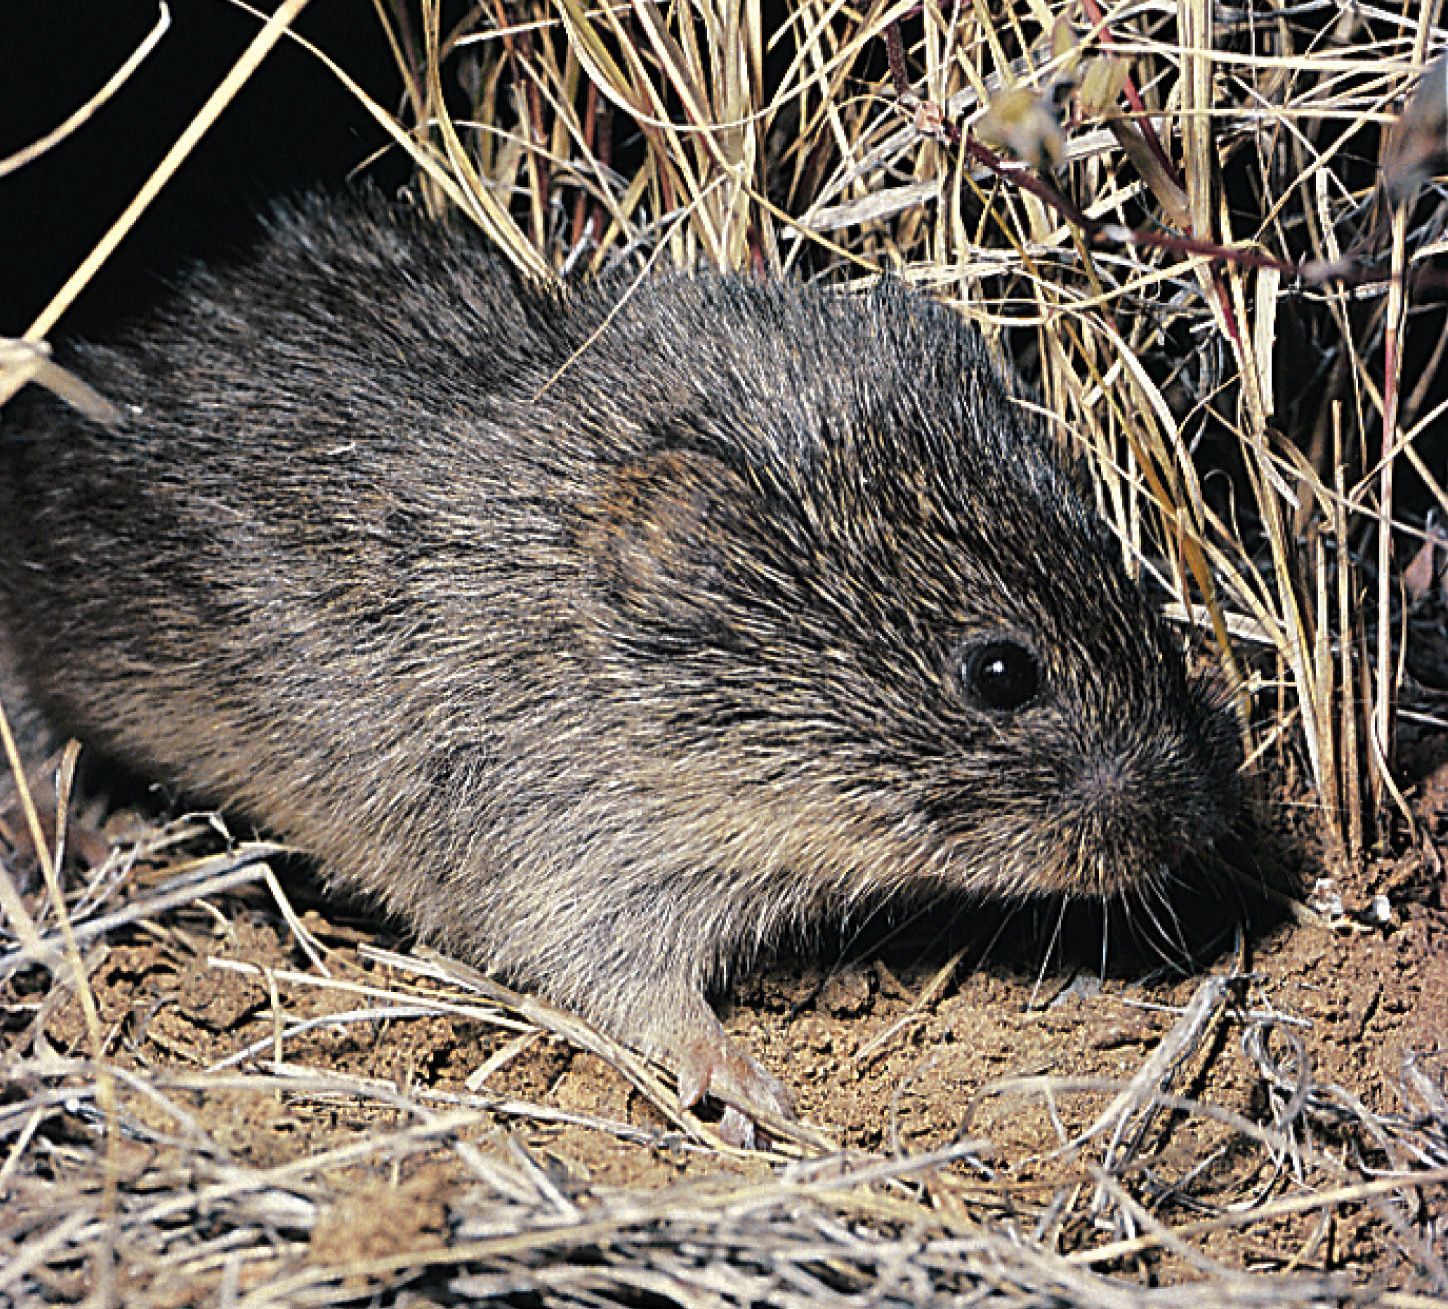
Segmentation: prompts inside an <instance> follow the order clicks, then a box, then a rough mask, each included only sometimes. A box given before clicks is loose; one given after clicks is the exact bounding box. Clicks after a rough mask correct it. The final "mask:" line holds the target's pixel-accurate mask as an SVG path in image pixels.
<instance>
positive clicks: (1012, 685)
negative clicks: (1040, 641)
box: [961, 640, 1041, 709]
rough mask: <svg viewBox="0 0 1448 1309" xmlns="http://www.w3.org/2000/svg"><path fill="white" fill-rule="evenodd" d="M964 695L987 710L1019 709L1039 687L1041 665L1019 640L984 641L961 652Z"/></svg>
mask: <svg viewBox="0 0 1448 1309" xmlns="http://www.w3.org/2000/svg"><path fill="white" fill-rule="evenodd" d="M961 676H962V677H963V678H964V681H965V690H966V693H967V694H968V695H969V696H970V697H971V698H972V699H975V700H978V701H980V703H981V704H983V705H984V706H985V707H986V708H987V709H1019V708H1020V707H1021V706H1022V705H1023V704H1026V703H1027V702H1028V701H1030V700H1031V699H1032V698H1033V697H1034V696H1035V694H1036V692H1037V691H1038V690H1039V689H1040V686H1041V666H1040V664H1038V663H1037V662H1036V656H1035V655H1034V654H1032V653H1031V651H1030V650H1028V649H1027V648H1026V647H1025V646H1023V645H1022V644H1021V643H1020V642H1019V641H1001V640H996V641H985V642H983V643H982V644H980V645H978V646H974V647H973V648H971V649H969V650H967V651H966V653H965V657H964V659H963V660H962V662H961Z"/></svg>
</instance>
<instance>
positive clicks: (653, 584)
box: [578, 449, 756, 629]
mask: <svg viewBox="0 0 1448 1309" xmlns="http://www.w3.org/2000/svg"><path fill="white" fill-rule="evenodd" d="M755 498H756V493H755V492H754V490H753V489H752V488H751V487H750V485H749V484H748V483H747V482H746V481H745V479H744V478H743V477H741V476H740V475H739V474H738V473H736V472H734V471H733V469H731V468H730V467H729V466H728V465H726V464H725V463H724V462H723V461H722V460H720V459H718V458H716V457H715V456H713V455H710V454H706V453H704V452H702V451H698V450H689V449H671V450H661V451H657V452H654V453H651V454H648V455H644V456H642V457H640V458H638V459H635V460H630V461H629V462H628V463H625V464H623V465H621V466H619V467H618V468H616V469H614V470H613V472H612V473H611V474H610V475H609V476H608V478H607V480H606V482H605V483H604V486H603V488H602V489H601V490H600V491H599V493H598V494H597V496H596V497H595V498H594V500H593V501H592V503H591V504H590V505H589V506H588V507H587V508H586V509H585V511H584V514H583V521H582V524H581V528H580V531H579V536H578V543H579V546H580V549H581V550H582V551H583V553H584V555H585V558H586V559H587V560H589V561H590V563H591V566H592V572H593V575H594V578H595V579H596V583H597V585H598V588H599V590H600V592H601V595H602V598H604V599H605V600H606V601H607V602H608V603H609V604H610V605H611V606H613V607H614V608H615V609H616V610H617V611H619V612H620V613H622V614H625V615H627V616H628V617H630V618H632V619H634V620H636V621H641V622H644V623H648V624H651V625H661V626H664V627H670V628H689V629H697V628H698V627H699V626H700V624H701V623H704V624H707V622H708V615H710V614H713V615H718V613H719V611H720V608H721V605H720V599H721V598H722V597H721V596H720V591H721V588H722V585H723V583H724V578H725V570H726V565H727V562H728V560H729V558H730V555H731V554H732V553H734V552H735V551H737V549H738V547H739V545H740V542H739V541H738V540H737V539H736V538H737V536H738V534H739V531H740V526H741V511H743V513H744V514H745V515H746V516H747V512H748V505H749V502H750V501H751V500H753V499H755ZM745 521H747V517H746V519H745Z"/></svg>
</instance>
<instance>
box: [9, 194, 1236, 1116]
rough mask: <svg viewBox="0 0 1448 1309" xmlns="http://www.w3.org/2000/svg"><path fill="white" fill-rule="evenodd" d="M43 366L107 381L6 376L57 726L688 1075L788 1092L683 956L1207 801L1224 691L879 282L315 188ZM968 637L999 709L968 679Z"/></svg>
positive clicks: (1032, 427) (1096, 532) (987, 390)
mask: <svg viewBox="0 0 1448 1309" xmlns="http://www.w3.org/2000/svg"><path fill="white" fill-rule="evenodd" d="M65 362H66V363H67V364H68V365H69V366H70V367H72V368H73V369H75V370H76V371H77V372H78V373H79V374H80V375H81V376H82V377H84V378H85V379H86V380H87V381H88V382H90V383H91V384H92V385H94V386H96V387H97V388H99V389H100V390H101V391H102V392H103V393H104V394H105V395H106V396H107V397H108V398H109V399H111V400H112V401H114V402H115V403H117V404H118V405H121V406H122V407H123V408H124V409H125V411H126V413H127V418H126V420H125V422H124V423H123V424H121V425H120V426H118V427H115V428H106V427H102V426H99V425H96V424H94V423H92V422H89V421H87V420H85V419H83V418H81V417H79V416H78V415H76V414H75V413H73V412H71V411H69V410H66V409H65V408H63V407H61V406H60V405H58V404H57V403H56V402H53V401H51V400H49V399H48V398H46V397H44V396H38V397H34V398H32V399H28V400H27V401H25V402H24V403H23V404H20V405H17V406H15V407H13V408H12V409H11V410H7V412H6V414H5V416H4V444H3V447H0V455H3V457H0V563H3V576H0V603H3V608H4V616H5V617H4V621H5V623H6V625H7V627H8V629H9V635H10V637H11V638H12V639H13V640H14V642H15V643H16V645H17V648H18V650H19V654H20V658H21V660H22V663H23V667H24V673H25V675H26V677H27V679H28V681H29V682H30V684H31V685H32V686H34V687H35V688H36V689H37V690H38V691H39V692H40V693H41V694H42V695H43V697H44V699H45V700H46V702H47V703H48V705H49V707H50V709H51V710H52V711H53V712H54V713H55V714H56V715H57V716H58V718H59V720H60V721H61V722H62V723H63V725H64V726H65V727H67V728H69V729H71V730H74V731H77V732H79V733H81V734H82V735H83V736H84V737H85V738H87V739H89V740H92V741H94V742H96V743H98V744H100V745H102V746H104V747H106V748H108V749H109V750H111V751H113V752H114V753H116V754H117V755H118V756H119V757H121V758H123V759H125V760H127V761H129V762H130V763H132V764H133V765H135V766H137V767H139V768H142V769H147V770H151V771H152V772H154V773H156V774H159V775H164V776H166V777H169V778H171V779H173V780H175V781H176V782H178V783H179V784H180V785H182V786H183V787H184V788H186V789H187V790H189V791H190V792H192V793H194V794H197V795H200V796H204V797H208V798H212V799H214V800H217V801H219V802H221V803H223V804H227V805H232V806H235V807H237V808H238V809H239V810H242V811H244V812H246V813H249V814H251V815H253V816H254V817H255V818H257V819H258V820H260V821H261V822H263V823H264V824H266V825H267V826H269V827H270V828H271V829H273V830H274V831H276V832H277V833H278V834H279V835H281V836H283V837H285V838H287V839H289V840H291V841H293V842H295V843H297V844H298V845H300V846H302V847H304V848H306V849H308V850H309V851H311V852H312V853H313V854H314V855H315V856H316V858H317V860H318V862H319V865H320V867H321V868H322V869H323V870H324V872H325V873H326V874H327V875H328V876H330V877H333V878H335V879H336V880H337V881H338V882H341V883H345V884H346V885H348V886H350V887H354V888H359V889H361V890H363V891H365V892H367V893H368V894H370V895H371V896H373V897H374V898H375V899H376V900H377V901H378V902H379V903H380V904H382V905H384V906H385V907H386V908H387V909H388V910H390V911H392V912H394V913H396V914H398V915H400V916H401V917H402V918H403V919H405V920H406V921H407V922H408V923H410V924H411V925H412V926H413V927H414V928H415V929H416V930H417V931H418V932H419V933H420V934H421V935H422V936H424V937H426V938H429V939H431V940H432V941H434V942H436V943H438V944H439V945H440V946H442V947H443V948H445V949H448V950H451V951H454V952H457V953H458V954H460V955H463V956H466V957H468V958H470V959H473V960H476V961H478V962H481V963H483V964H485V965H488V966H490V967H493V968H496V969H499V970H501V971H502V972H504V973H506V974H507V975H509V976H512V977H514V978H517V979H519V980H521V981H523V982H525V983H528V984H531V985H534V986H537V987H539V988H541V989H542V990H543V991H545V992H546V993H548V994H549V995H551V996H552V997H553V998H554V999H556V1000H558V1001H560V1002H562V1003H565V1004H569V1005H573V1006H576V1007H577V1008H578V1009H580V1010H581V1011H583V1012H584V1013H585V1014H587V1015H589V1016H591V1017H592V1018H594V1019H596V1020H597V1021H599V1022H601V1023H603V1024H604V1025H606V1026H607V1027H609V1028H610V1029H612V1030H613V1031H614V1032H616V1033H617V1034H619V1035H620V1036H622V1037H624V1038H625V1039H627V1040H630V1041H632V1042H634V1043H636V1044H637V1045H639V1046H640V1047H642V1048H643V1049H645V1050H647V1051H649V1052H652V1053H655V1054H659V1055H661V1056H663V1057H665V1058H666V1059H669V1060H671V1061H673V1062H674V1063H675V1064H676V1066H678V1067H679V1068H680V1071H681V1076H682V1080H683V1084H684V1087H685V1089H686V1091H687V1092H688V1093H690V1094H691V1095H697V1094H702V1093H704V1092H709V1091H712V1092H714V1093H715V1094H717V1095H718V1096H719V1097H720V1098H722V1099H725V1100H731V1101H734V1102H736V1103H741V1102H742V1103H743V1104H745V1105H746V1106H754V1107H761V1106H762V1107H764V1108H767V1109H780V1108H783V1107H784V1106H785V1104H786V1103H787V1101H786V1097H785V1095H784V1092H783V1090H782V1088H780V1087H779V1085H778V1083H776V1082H774V1081H773V1079H772V1078H770V1077H769V1076H768V1074H765V1073H764V1072H763V1071H762V1070H761V1069H759V1068H757V1066H756V1065H754V1064H753V1063H752V1062H750V1061H749V1060H747V1059H745V1058H743V1057H742V1056H740V1055H738V1054H737V1053H735V1052H734V1051H733V1050H732V1049H730V1048H729V1046H728V1045H727V1043H726V1042H725V1039H724V1036H723V1033H722V1029H721V1028H720V1027H719V1025H718V1022H717V1020H716V1019H715V1018H714V1016H713V1014H712V1012H711V1011H710V1009H709V1008H708V1005H707V1004H706V1002H705V999H704V997H705V994H706V992H707V990H708V989H709V988H711V987H714V986H717V985H718V984H720V983H721V982H722V981H723V980H724V978H725V977H726V975H727V973H728V971H729V969H730V968H731V966H733V965H735V964H737V963H738V962H740V961H741V960H747V959H748V958H749V957H750V956H752V955H753V953H754V952H755V951H756V950H757V949H758V948H759V947H760V946H761V945H763V944H765V943H767V942H769V941H771V940H773V939H774V938H776V937H777V936H778V935H779V934H780V933H781V932H782V931H786V930H790V929H794V928H797V927H800V926H803V925H807V924H809V923H810V922H812V921H815V920H817V919H818V918H819V917H820V916H821V915H825V914H839V913H842V912H847V911H848V910H849V909H851V908H852V907H854V906H857V905H859V904H862V903H873V902H876V901H878V900H879V899H880V898H881V897H882V896H884V895H887V894H891V893H895V892H904V893H918V892H921V891H942V890H943V891H948V892H958V893H963V894H968V895H974V896H982V897H1006V896H1020V895H1026V894H1033V893H1041V892H1065V893H1068V894H1074V895H1104V894H1109V893H1111V892H1114V891H1116V890H1118V889H1121V888H1123V887H1130V886H1133V885H1139V884H1141V883H1142V882H1144V881H1148V880H1150V879H1153V878H1156V877H1158V876H1159V875H1161V874H1162V873H1163V872H1164V871H1165V870H1166V869H1167V868H1169V867H1171V866H1172V865H1174V864H1175V863H1177V862H1178V860H1179V859H1180V858H1181V857H1182V856H1183V855H1185V854H1187V853H1189V852H1191V851H1193V850H1195V849H1199V848H1201V847H1202V846H1203V845H1205V844H1208V843H1210V842H1211V841H1212V840H1213V839H1214V838H1215V837H1216V836H1217V835H1219V834H1220V833H1221V832H1222V831H1223V829H1224V827H1225V825H1226V823H1227V822H1228V821H1229V818H1230V815H1231V813H1232V810H1233V807H1234V803H1235V801H1234V799H1233V776H1234V773H1235V769H1236V766H1237V762H1238V760H1237V754H1236V747H1235V743H1234V731H1233V726H1232V723H1231V720H1230V718H1229V717H1228V715H1227V714H1226V713H1225V712H1224V711H1223V710H1222V709H1221V708H1220V706H1219V705H1218V704H1216V703H1215V702H1214V700H1213V697H1211V696H1209V695H1208V694H1206V693H1204V692H1203V691H1202V690H1201V689H1200V688H1199V687H1197V686H1195V685H1193V684H1192V683H1191V682H1190V681H1189V679H1188V677H1187V674H1186V672H1185V669H1184V665H1183V660H1182V657H1181V654H1180V652H1179V650H1178V649H1177V648H1176V645H1175V643H1174V642H1173V640H1172V639H1171V637H1170V636H1169V635H1168V634H1167V632H1166V631H1165V629H1164V628H1163V626H1162V624H1161V622H1160V620H1159V619H1158V617H1157V616H1156V615H1155V613H1154V612H1152V610H1151V609H1150V608H1149V607H1148V606H1147V604H1146V603H1145V602H1144V600H1143V598H1142V596H1141V594H1140V592H1139V590H1138V588H1137V587H1136V586H1135V585H1134V584H1133V583H1132V582H1131V581H1130V580H1129V579H1128V578H1127V576H1126V574H1125V572H1124V571H1123V569H1122V567H1121V564H1120V548H1119V546H1118V544H1117V543H1116V542H1115V541H1114V540H1113V539H1112V538H1111V537H1110V535H1109V534H1108V532H1107V531H1106V529H1105V528H1104V527H1103V525H1102V524H1101V523H1100V522H1099V521H1098V520H1097V519H1096V517H1095V516H1094V515H1093V514H1092V513H1091V512H1090V511H1089V510H1088V509H1087V508H1086V506H1085V505H1084V504H1083V502H1082V500H1081V499H1080V497H1079V495H1078V494H1077V492H1076V490H1075V489H1074V488H1073V485H1072V483H1071V481H1070V479H1069V477H1068V476H1067V475H1066V474H1065V472H1064V471H1063V469H1062V467H1061V466H1060V464H1059V463H1058V460H1057V458H1056V456H1055V454H1054V453H1053V451H1052V448H1051V445H1050V442H1049V440H1048V438H1047V437H1046V436H1045V434H1044V433H1043V432H1042V431H1041V430H1040V429H1039V427H1038V425H1037V423H1036V422H1035V421H1034V420H1033V419H1032V418H1031V417H1030V416H1029V415H1028V414H1027V413H1026V412H1025V411H1024V410H1023V409H1022V407H1021V406H1020V405H1018V404H1017V403H1016V402H1015V401H1014V400H1013V399H1012V397H1011V394H1010V390H1009V388H1008V386H1007V385H1006V384H1004V383H1003V382H1002V380H1001V379H1000V377H999V376H998V375H997V373H996V372H995V371H994V370H993V368H992V367H991V365H990V363H989V361H988V359H987V357H986V355H985V353H984V351H983V349H982V347H981V345H980V343H979V341H978V339H977V337H976V335H975V333H974V332H973V331H972V330H971V329H970V328H969V327H968V326H967V325H966V324H965V323H964V322H962V320H961V319H960V318H959V317H957V316H956V315H954V314H952V313H950V312H948V311H947V310H945V309H943V308H940V307H938V306H935V305H933V304H930V303H928V302H926V301H924V300H922V299H919V298H916V297H914V296H911V295H909V294H907V293H906V292H904V291H903V290H901V289H899V288H897V287H893V286H885V287H882V288H881V289H879V290H877V291H875V292H872V293H870V294H868V295H864V296H858V297H850V296H846V295H843V294H839V293H832V292H829V291H825V290H819V289H812V288H806V287H802V286H799V285H795V284H792V283H773V284H771V283H768V282H764V281H758V280H747V279H737V278H730V277H721V276H713V275H705V274H699V275H695V276H685V275H673V276H662V277H657V278H654V279H651V280H646V281H644V282H643V283H642V284H641V285H639V286H637V287H633V286H631V285H630V283H629V280H628V279H626V278H622V277H615V278H612V279H606V280H605V281H603V282H601V283H597V284H593V285H589V286H584V287H579V288H574V289H572V290H570V291H568V292H566V293H560V294H558V295H556V296H555V295H551V294H545V293H541V292H538V291H535V290H532V289H529V288H528V287H527V286H525V285H523V284H522V283H520V282H519V280H518V279H517V277H516V276H515V275H514V274H513V273H512V272H510V271H509V270H508V269H507V268H506V267H505V266H504V265H503V264H502V263H501V262H500V261H497V260H495V259H494V258H492V257H491V256H489V255H488V254H487V253H485V252H482V251H479V250H478V248H477V247H476V246H475V245H474V244H473V243H470V242H469V241H467V240H465V239H463V238H460V237H456V236H452V235H449V234H447V233H446V232H444V231H442V230H439V229H436V228H433V227H430V226H427V225H426V224H424V223H422V222H421V221H420V220H417V219H414V218H411V217H408V216H405V215H404V216H397V215H393V214H391V213H389V212H388V211H387V210H386V209H385V208H384V207H383V206H382V205H381V204H380V203H379V202H377V201H375V200H370V199H362V200H335V199H333V200H326V199H313V200H310V201H306V202H304V203H302V204H301V205H299V206H294V207H291V208H284V209H281V210H279V211H278V212H277V214H276V215H275V216H274V217H273V219H272V220H271V222H270V224H269V225H268V228H267V230H266V232H265V233H264V235H263V237H262V239H261V240H260V242H259V243H258V245H257V247H256V249H255V250H254V252H252V253H251V255H250V256H249V257H248V258H246V259H245V260H243V261H242V262H239V263H237V264H235V265H234V266H230V267H223V268H215V269H212V268H200V269H197V270H195V271H193V272H191V273H190V274H188V275H187V276H186V277H185V278H184V279H183V280H182V282H181V284H180V286H179V287H178V288H177V290H176V293H175V295H174V296H173V297H172V298H171V299H170V300H169V301H168V303H167V304H166V305H165V307H164V308H163V309H162V310H161V311H160V312H159V313H158V314H156V315H155V316H153V317H152V318H151V319H150V320H148V321H147V322H145V323H144V324H143V325H141V326H139V327H138V328H137V329H136V330H135V331H134V332H133V333H131V334H130V335H129V336H128V337H127V338H126V339H125V340H124V341H123V342H122V343H121V344H119V345H117V346H115V347H98V346H82V347H78V348H76V349H75V350H74V351H72V352H71V353H70V355H69V356H68V357H67V358H66V360H65ZM991 641H996V642H1001V641H1004V642H1006V643H1007V644H1006V647H1005V651H1006V654H1007V655H1009V656H1011V657H1016V656H1017V655H1019V652H1021V651H1024V652H1026V659H1027V682H1026V685H1027V686H1029V669H1030V668H1031V667H1034V668H1035V671H1036V674H1037V675H1038V677H1039V688H1038V690H1036V692H1035V693H1034V694H1033V695H1030V696H1028V697H1027V698H1026V699H1025V701H1024V702H1023V703H1020V704H1014V703H1012V704H1008V705H1005V706H1004V707H1003V706H1001V705H999V704H997V705H995V706H994V707H992V704H991V703H988V702H987V701H985V700H983V699H982V696H981V693H980V687H981V685H983V684H984V683H983V682H982V681H981V679H982V678H984V677H986V676H987V675H989V674H990V673H991V672H994V671H995V670H994V669H988V670H986V671H985V672H979V671H978V670H977V664H975V663H972V660H973V659H977V657H978V652H979V651H981V650H982V649H983V648H984V647H985V643H989V642H991ZM992 648H994V649H1000V648H1001V647H999V646H996V647H992ZM979 657H980V658H984V657H983V656H979ZM987 662H988V661H987ZM970 670H977V671H970Z"/></svg>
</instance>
